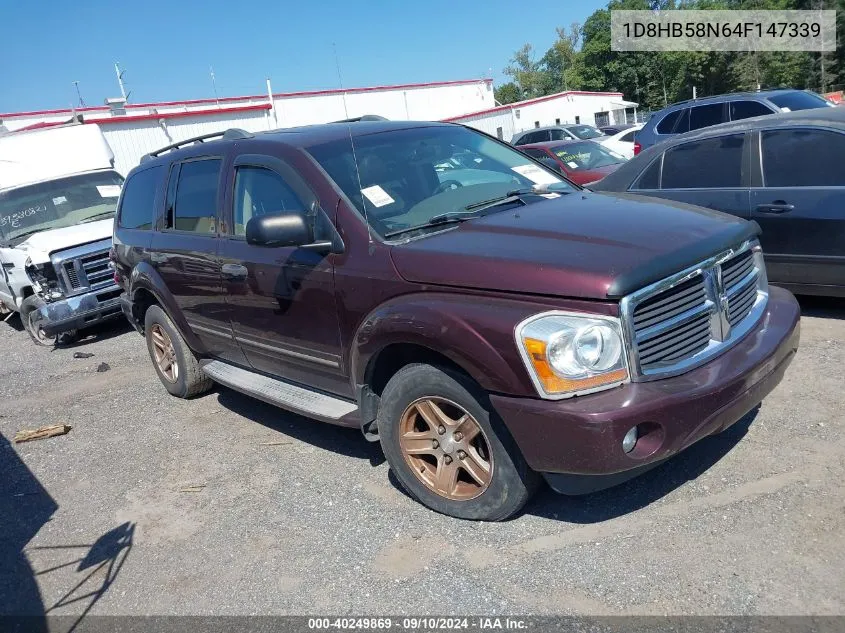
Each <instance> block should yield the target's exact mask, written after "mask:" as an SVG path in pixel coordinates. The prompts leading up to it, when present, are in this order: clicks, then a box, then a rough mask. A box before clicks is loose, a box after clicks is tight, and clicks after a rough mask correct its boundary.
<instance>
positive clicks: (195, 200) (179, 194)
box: [172, 158, 221, 234]
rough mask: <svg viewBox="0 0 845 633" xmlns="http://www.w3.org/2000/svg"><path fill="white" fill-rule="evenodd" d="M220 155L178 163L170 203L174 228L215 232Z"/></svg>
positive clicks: (195, 231) (196, 231) (208, 232)
mask: <svg viewBox="0 0 845 633" xmlns="http://www.w3.org/2000/svg"><path fill="white" fill-rule="evenodd" d="M220 163H221V161H220V159H219V158H213V159H203V160H192V161H187V162H184V163H182V164H181V166H180V169H179V181H178V183H177V184H176V202H175V204H174V206H173V226H172V228H174V229H176V230H177V231H190V232H192V233H206V234H212V233H216V232H217V221H216V218H217V185H218V181H219V176H220Z"/></svg>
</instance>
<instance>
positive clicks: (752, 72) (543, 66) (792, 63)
mask: <svg viewBox="0 0 845 633" xmlns="http://www.w3.org/2000/svg"><path fill="white" fill-rule="evenodd" d="M614 9H647V10H658V9H659V10H667V9H747V10H751V9H772V10H784V9H836V10H837V15H836V32H837V44H838V45H837V49H836V51H835V52H830V53H810V52H794V53H787V52H748V53H740V52H686V51H685V52H614V51H612V50H611V46H610V44H611V40H610V11H611V10H614ZM504 73H505V74H506V75H507V76H508V77H510V79H511V81H509V82H507V83H505V84H503V85H501V86H499V87H498V88H496V90H495V98H496V100H497V101H498V102H499V103H502V104H506V103H513V102H515V101H521V100H523V99H530V98H533V97H540V96H543V95H547V94H554V93H556V92H562V91H565V90H590V91H610V92H621V93H622V94H623V95H624V96H625V98H626V99H630V100H632V101H636V102H638V103H639V104H640V108H641V109H643V110H659V109H660V108H663V107H664V106H666V105H667V104H670V103H674V102H676V101H681V100H684V99H689V98H691V97H692V88H693V86H695V87H696V89H697V94H698V96H699V97H703V96H707V95H714V94H721V93H725V92H735V91H738V90H755V89H757V88H758V87H760V88H767V87H770V88H771V87H790V88H799V89H811V90H815V91H817V92H829V91H834V90H842V89H843V88H845V0H611V1H610V2H609V3H608V5H607V8H605V9H599V10H598V11H595V12H594V13H593V14H592V15H590V17H588V18H587V19H586V21H585V22H584V24H578V23H577V22H574V23H572V24H571V25H570V26H569V27H558V29H557V39H556V41H555V42H554V44H552V46H551V47H550V48H549V49H548V50H547V51H546V52H545V53H544V54H543V55H542V56H540V57H539V58H538V55H537V51H536V50H535V49H534V47H533V46H532V45H531V44H525V45H524V46H523V47H522V48H520V49H519V50H518V51H516V52H515V53H514V54H513V57H512V58H511V59H510V61H509V62H508V65H507V67H506V68H505V69H504Z"/></svg>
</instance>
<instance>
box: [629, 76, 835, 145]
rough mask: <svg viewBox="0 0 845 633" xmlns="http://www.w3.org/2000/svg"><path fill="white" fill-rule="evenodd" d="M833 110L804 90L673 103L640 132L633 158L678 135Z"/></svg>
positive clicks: (829, 104)
mask: <svg viewBox="0 0 845 633" xmlns="http://www.w3.org/2000/svg"><path fill="white" fill-rule="evenodd" d="M828 106H833V104H832V103H830V102H829V101H828V100H827V99H824V98H823V97H821V96H819V95H817V94H816V93H814V92H809V91H804V90H791V89H784V90H761V91H759V92H735V93H732V94H725V95H716V96H713V97H705V98H703V99H690V100H689V101H681V102H680V103H673V104H672V105H670V106H669V107H667V108H664V109H663V110H661V111H660V112H657V113H655V114H654V115H653V116H652V117H651V118H650V119H649V120H648V122H647V123H646V124H645V125H644V126H643V128H642V129H641V130H640V131H639V132H637V136H636V139H635V143H634V154H635V155H636V154H639V153H640V152H641V151H642V150H644V149H646V148H648V147H651V146H652V145H655V144H657V143H659V142H661V141H665V140H666V139H667V138H671V137H672V136H674V135H675V134H683V133H684V132H691V131H693V130H699V129H701V128H705V127H710V126H711V125H717V124H719V123H726V122H728V121H739V120H741V119H750V118H751V117H755V116H763V115H766V114H776V113H778V112H794V111H796V110H810V109H813V108H826V107H828Z"/></svg>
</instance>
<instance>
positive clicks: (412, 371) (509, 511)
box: [378, 364, 540, 521]
mask: <svg viewBox="0 0 845 633" xmlns="http://www.w3.org/2000/svg"><path fill="white" fill-rule="evenodd" d="M429 397H433V398H438V399H442V400H446V401H450V402H452V403H454V404H456V405H459V407H460V408H463V409H464V410H465V412H466V413H468V414H469V415H470V416H472V417H473V418H474V419H475V422H477V424H478V426H479V427H480V428H481V430H482V432H483V439H484V440H485V441H486V444H487V446H489V452H490V454H491V456H492V459H491V464H492V468H491V473H492V474H491V476H490V480H489V483H488V484H487V487H486V488H485V489H484V490H483V492H481V493H480V494H479V495H478V496H476V497H474V498H470V499H462V500H455V499H450V498H448V497H446V496H443V495H441V494H438V492H436V491H435V490H434V489H432V488H431V487H429V486H428V485H426V484H425V483H424V482H423V481H421V479H420V478H419V477H418V476H417V475H416V474H415V473H414V471H412V470H411V466H410V465H409V463H408V461H406V458H405V453H404V452H403V450H402V447H401V445H400V439H399V438H400V435H401V432H400V424H401V419H402V417H403V414H404V413H405V411H406V409H408V407H409V406H411V405H412V404H413V403H415V402H419V401H420V400H421V399H425V398H429ZM378 432H379V438H380V442H381V446H382V450H383V451H384V454H385V457H386V458H387V462H388V464H389V465H390V468H391V470H392V471H393V473H394V474H395V475H396V478H397V479H398V480H399V482H400V483H401V485H402V487H403V488H404V489H405V490H406V491H407V492H408V493H409V494H410V495H411V496H412V497H414V498H415V499H416V500H418V501H419V502H420V503H422V504H423V505H425V506H428V507H429V508H431V509H432V510H434V511H436V512H440V513H442V514H447V515H449V516H453V517H457V518H460V519H472V520H479V521H502V520H504V519H507V518H508V517H511V516H513V515H514V514H515V513H517V512H518V511H519V510H520V509H521V508H522V507H523V506H524V505H525V503H526V502H527V501H528V500H529V499H530V498H531V496H532V495H533V494H534V492H535V491H536V489H537V486H538V484H539V482H540V477H539V475H538V474H537V473H535V472H534V471H532V470H531V469H530V468H529V467H528V465H527V464H526V462H525V459H524V458H523V457H522V454H521V453H520V451H519V449H518V448H517V446H516V444H515V443H514V441H513V439H512V438H511V436H510V434H509V433H508V431H507V429H506V428H505V426H504V424H503V423H502V421H501V420H500V419H499V417H498V415H497V414H496V413H495V410H494V409H493V408H492V406H491V405H490V402H489V398H488V397H487V394H486V393H485V392H484V390H483V389H481V387H479V386H478V385H477V384H476V383H475V382H473V381H472V380H471V379H470V378H468V377H467V376H465V375H463V374H461V373H459V372H456V371H452V370H450V369H446V368H441V367H434V366H432V365H422V364H414V365H407V366H405V367H403V368H402V369H401V370H399V371H398V372H397V373H396V374H395V375H394V376H393V377H392V378H391V379H390V381H389V382H388V383H387V386H386V387H385V388H384V392H383V393H382V397H381V403H380V406H379V413H378Z"/></svg>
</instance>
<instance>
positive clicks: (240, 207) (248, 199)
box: [234, 167, 305, 235]
mask: <svg viewBox="0 0 845 633" xmlns="http://www.w3.org/2000/svg"><path fill="white" fill-rule="evenodd" d="M304 210H305V207H304V205H303V204H302V202H300V200H299V198H297V197H296V194H295V193H294V192H293V190H292V189H291V188H290V187H289V186H288V184H287V183H286V182H285V181H284V180H283V179H282V177H281V176H280V175H279V174H277V173H276V172H273V171H270V170H269V169H263V168H261V167H239V168H238V170H237V172H236V174H235V227H234V234H235V235H245V234H246V225H247V223H248V222H249V221H250V219H252V218H254V217H258V216H261V215H275V214H279V213H283V212H285V211H304Z"/></svg>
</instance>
